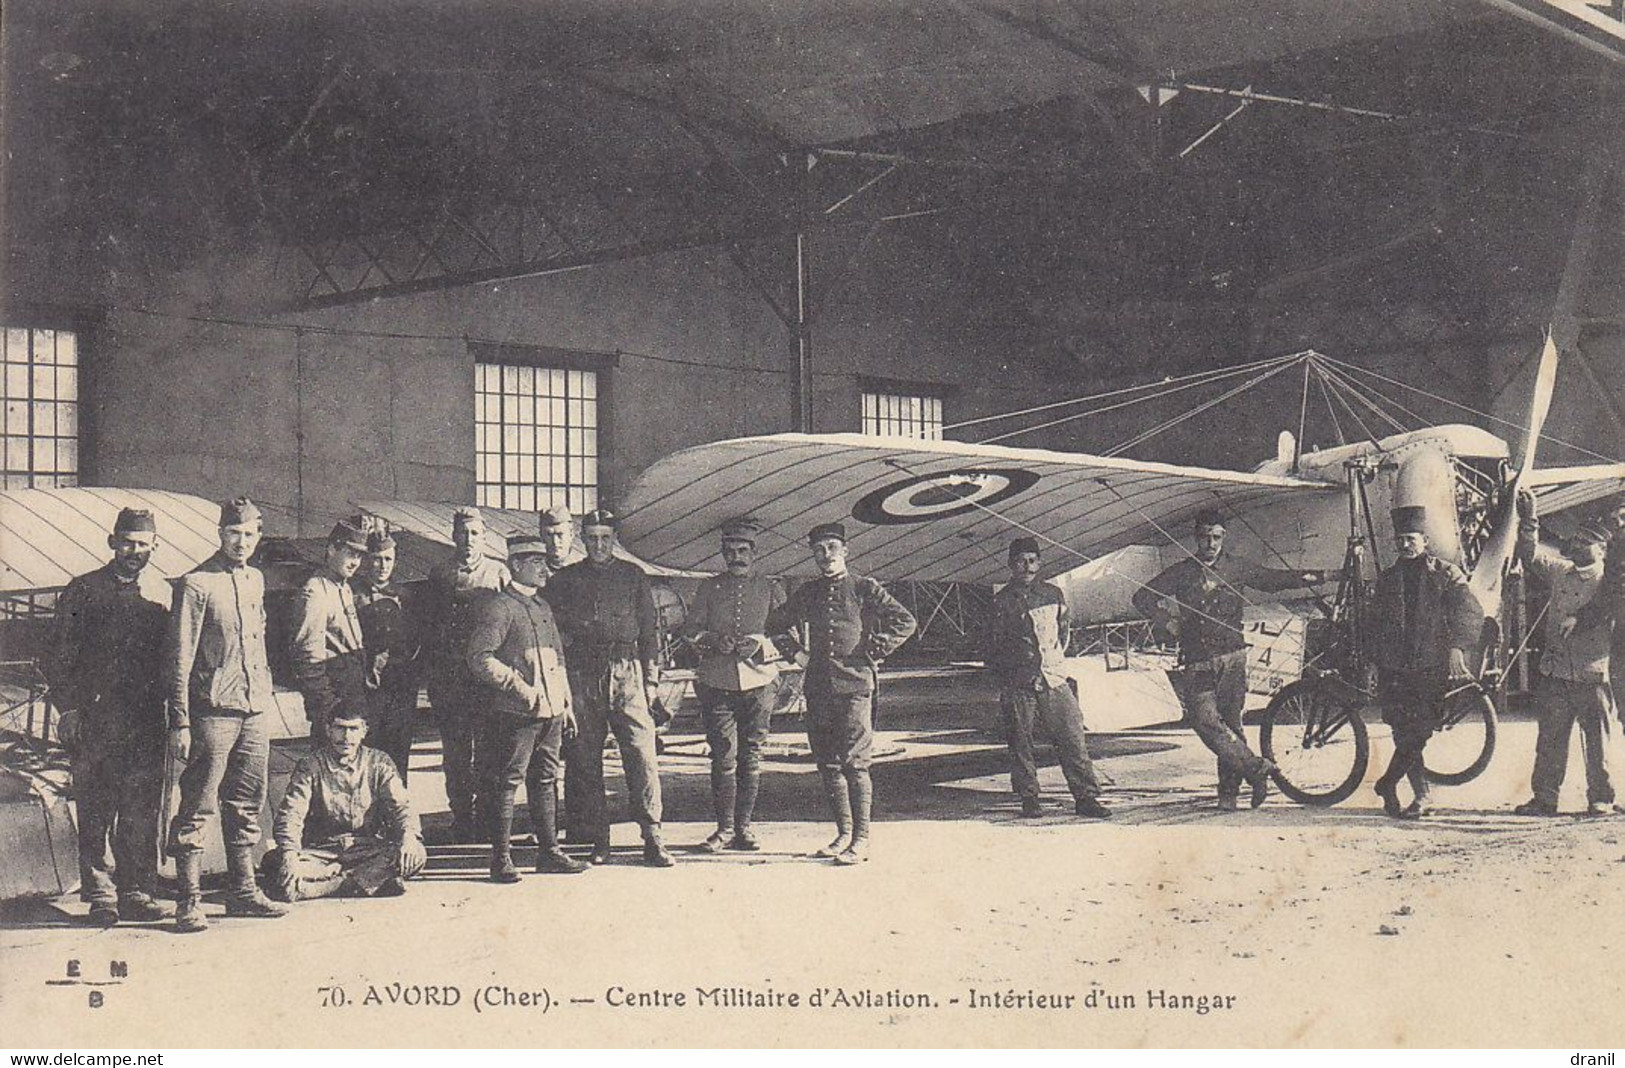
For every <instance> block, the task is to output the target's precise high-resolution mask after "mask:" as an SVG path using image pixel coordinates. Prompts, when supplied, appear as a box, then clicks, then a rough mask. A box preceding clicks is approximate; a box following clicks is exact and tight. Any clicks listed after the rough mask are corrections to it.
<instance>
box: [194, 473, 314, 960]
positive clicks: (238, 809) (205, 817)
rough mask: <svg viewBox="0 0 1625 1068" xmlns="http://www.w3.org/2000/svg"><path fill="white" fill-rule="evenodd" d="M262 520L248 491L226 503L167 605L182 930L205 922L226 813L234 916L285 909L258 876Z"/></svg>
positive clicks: (267, 679) (267, 693)
mask: <svg viewBox="0 0 1625 1068" xmlns="http://www.w3.org/2000/svg"><path fill="white" fill-rule="evenodd" d="M263 529H264V524H263V521H262V519H261V516H260V510H259V508H258V507H257V506H256V505H255V504H254V502H253V501H251V500H249V499H248V498H247V497H238V498H237V499H236V500H231V501H227V502H226V503H225V504H223V505H221V506H220V550H219V551H218V552H216V553H215V554H214V555H213V556H211V557H210V558H209V559H207V560H205V561H204V562H203V563H201V564H199V565H198V566H197V567H195V568H193V569H192V570H191V571H190V572H188V573H187V574H186V575H185V576H183V577H182V578H181V580H180V582H179V583H178V584H177V585H176V587H175V597H174V602H173V607H172V609H171V612H170V641H169V649H170V662H169V742H170V748H171V751H172V752H173V753H174V755H175V757H176V759H177V760H182V761H186V762H187V763H186V770H185V771H183V772H181V800H180V808H179V810H178V811H177V812H176V813H175V819H174V822H173V823H171V824H170V827H169V853H170V855H171V856H173V857H174V858H175V866H176V868H177V870H178V872H179V874H180V882H181V899H180V907H179V908H178V909H176V912H175V928H176V930H179V931H183V932H193V931H202V930H205V929H207V928H208V926H209V924H208V920H207V919H205V918H204V915H203V905H202V894H201V888H200V884H201V882H202V876H203V836H204V833H205V832H206V831H207V830H208V828H209V824H210V823H211V822H212V821H213V820H214V818H215V815H216V813H219V815H220V820H221V824H222V829H223V832H224V835H225V843H226V864H227V868H228V871H229V872H230V878H231V889H230V892H229V894H228V896H227V898H226V915H227V916H282V915H285V914H286V913H287V911H288V910H287V908H286V907H285V906H282V905H278V904H276V903H275V902H273V901H270V900H268V899H267V898H266V897H265V895H264V894H262V893H260V890H259V886H258V885H257V884H256V883H255V881H254V846H255V844H256V843H258V842H259V840H260V822H259V821H260V809H261V808H262V807H264V805H265V790H266V764H267V761H268V760H269V758H270V753H271V743H270V736H269V734H268V733H267V728H266V719H267V716H266V713H267V712H270V711H272V710H274V709H275V707H276V705H275V703H274V701H273V699H272V695H271V668H270V665H269V664H268V663H267V661H266V658H265V576H264V575H263V574H261V573H260V570H259V569H258V568H256V567H250V566H249V563H248V560H249V558H250V557H251V556H253V555H254V550H255V549H256V548H257V547H258V546H259V543H260V535H261V533H262V532H263Z"/></svg>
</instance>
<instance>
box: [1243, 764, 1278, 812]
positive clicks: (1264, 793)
mask: <svg viewBox="0 0 1625 1068" xmlns="http://www.w3.org/2000/svg"><path fill="white" fill-rule="evenodd" d="M1274 770H1275V765H1274V764H1271V763H1270V762H1269V761H1268V760H1265V759H1264V758H1263V757H1259V758H1258V765H1257V767H1255V768H1253V773H1252V774H1251V775H1249V776H1247V784H1248V785H1249V786H1251V787H1252V790H1253V793H1252V797H1251V798H1250V799H1249V803H1250V804H1251V805H1252V807H1253V808H1260V807H1262V806H1263V804H1264V802H1265V800H1267V799H1268V798H1269V796H1270V772H1272V771H1274Z"/></svg>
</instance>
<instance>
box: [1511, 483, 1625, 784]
mask: <svg viewBox="0 0 1625 1068" xmlns="http://www.w3.org/2000/svg"><path fill="white" fill-rule="evenodd" d="M1518 513H1519V519H1520V520H1521V521H1520V522H1519V524H1518V558H1519V559H1520V560H1522V561H1523V562H1524V566H1525V567H1527V568H1528V569H1529V570H1530V572H1531V573H1533V574H1538V575H1540V576H1541V577H1542V578H1543V579H1544V580H1545V583H1546V586H1547V588H1548V594H1547V602H1546V607H1545V609H1544V614H1545V620H1546V621H1545V623H1544V625H1543V630H1542V636H1543V638H1544V641H1543V642H1542V644H1541V653H1540V674H1539V676H1538V677H1537V678H1536V680H1535V686H1534V690H1535V712H1536V715H1537V718H1538V720H1539V723H1540V730H1539V735H1538V737H1537V738H1536V740H1535V769H1534V773H1533V775H1531V777H1530V786H1531V788H1532V789H1533V791H1534V797H1533V798H1531V799H1530V800H1529V801H1526V802H1524V803H1523V804H1521V805H1519V806H1518V807H1517V809H1516V810H1515V811H1516V812H1517V813H1518V814H1519V815H1520V816H1555V815H1557V802H1558V795H1559V793H1560V792H1561V791H1562V789H1563V778H1564V775H1565V774H1566V773H1567V771H1568V764H1569V739H1570V738H1571V737H1572V736H1573V734H1574V725H1575V723H1576V722H1578V723H1579V725H1580V752H1581V753H1582V754H1583V755H1584V757H1585V772H1586V812H1587V814H1588V815H1592V816H1606V815H1609V814H1611V813H1612V812H1613V811H1614V784H1613V782H1612V781H1611V780H1610V779H1609V775H1608V752H1609V749H1610V748H1611V745H1610V743H1611V741H1612V738H1611V735H1612V731H1611V730H1610V724H1609V722H1608V711H1609V708H1610V707H1611V706H1612V704H1613V700H1612V697H1611V695H1610V693H1609V689H1608V671H1609V648H1608V646H1609V640H1610V635H1609V632H1608V625H1607V624H1608V621H1607V619H1606V618H1604V619H1602V620H1601V621H1600V622H1598V621H1595V620H1593V621H1592V622H1591V624H1590V625H1589V626H1584V627H1582V626H1579V625H1578V624H1577V623H1576V617H1577V616H1578V615H1579V614H1580V610H1581V609H1583V608H1584V607H1585V606H1586V605H1588V604H1590V603H1591V601H1592V598H1594V597H1595V596H1596V594H1597V591H1598V590H1600V589H1601V588H1602V583H1603V559H1604V554H1605V553H1606V552H1607V549H1608V531H1607V530H1605V529H1604V528H1603V526H1602V524H1600V523H1586V524H1584V525H1583V526H1581V528H1580V529H1579V530H1578V531H1577V532H1576V533H1575V535H1574V537H1572V538H1570V539H1569V542H1568V546H1567V549H1566V552H1564V553H1558V552H1556V551H1555V550H1553V549H1551V548H1549V547H1547V546H1545V545H1542V544H1540V518H1539V516H1538V514H1537V510H1536V504H1535V497H1534V494H1532V493H1529V492H1528V491H1527V490H1525V491H1522V492H1520V493H1519V494H1518Z"/></svg>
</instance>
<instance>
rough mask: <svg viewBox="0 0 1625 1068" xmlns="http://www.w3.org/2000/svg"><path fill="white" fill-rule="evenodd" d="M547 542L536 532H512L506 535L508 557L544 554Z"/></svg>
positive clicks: (511, 558) (515, 557) (512, 558)
mask: <svg viewBox="0 0 1625 1068" xmlns="http://www.w3.org/2000/svg"><path fill="white" fill-rule="evenodd" d="M546 555H547V543H546V542H544V541H543V540H542V539H541V536H540V535H537V534H512V535H509V537H508V559H510V560H514V559H517V558H518V557H521V556H546Z"/></svg>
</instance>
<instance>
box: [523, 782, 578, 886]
mask: <svg viewBox="0 0 1625 1068" xmlns="http://www.w3.org/2000/svg"><path fill="white" fill-rule="evenodd" d="M530 823H531V829H532V830H534V831H535V832H536V874H538V875H579V874H580V873H581V872H584V871H586V870H587V865H585V864H583V863H581V861H579V860H574V859H572V858H570V857H569V856H567V855H566V854H565V852H564V850H562V849H560V848H559V831H558V824H559V795H558V794H556V793H554V792H553V791H552V789H551V788H550V789H547V790H544V791H542V792H541V796H540V797H532V798H531V799H530Z"/></svg>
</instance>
